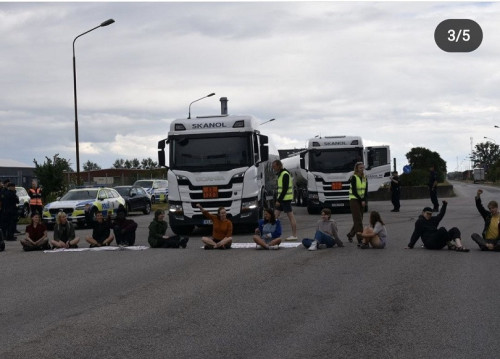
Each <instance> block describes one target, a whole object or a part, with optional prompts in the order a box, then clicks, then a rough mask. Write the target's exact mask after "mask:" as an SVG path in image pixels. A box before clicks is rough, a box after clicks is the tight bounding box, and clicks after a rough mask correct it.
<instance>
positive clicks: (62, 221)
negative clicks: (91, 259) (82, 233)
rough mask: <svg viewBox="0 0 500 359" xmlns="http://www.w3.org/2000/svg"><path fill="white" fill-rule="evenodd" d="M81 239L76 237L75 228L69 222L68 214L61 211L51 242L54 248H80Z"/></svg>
mask: <svg viewBox="0 0 500 359" xmlns="http://www.w3.org/2000/svg"><path fill="white" fill-rule="evenodd" d="M78 242H80V238H78V237H75V226H74V225H73V223H71V222H69V221H68V217H67V215H66V213H64V212H63V211H60V212H59V213H58V214H57V216H56V224H55V226H54V239H52V240H51V241H50V244H51V245H52V248H66V249H67V248H78Z"/></svg>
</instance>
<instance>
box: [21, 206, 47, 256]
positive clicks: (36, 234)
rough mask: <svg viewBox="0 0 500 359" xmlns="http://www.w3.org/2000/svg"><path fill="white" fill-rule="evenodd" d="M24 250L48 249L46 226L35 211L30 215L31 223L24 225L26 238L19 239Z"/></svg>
mask: <svg viewBox="0 0 500 359" xmlns="http://www.w3.org/2000/svg"><path fill="white" fill-rule="evenodd" d="M20 242H21V244H22V246H23V249H24V250H25V251H40V250H44V249H50V246H49V238H48V236H47V227H45V224H43V223H42V222H41V221H40V215H39V214H38V212H35V213H33V214H32V216H31V224H29V225H27V226H26V238H24V239H21V240H20Z"/></svg>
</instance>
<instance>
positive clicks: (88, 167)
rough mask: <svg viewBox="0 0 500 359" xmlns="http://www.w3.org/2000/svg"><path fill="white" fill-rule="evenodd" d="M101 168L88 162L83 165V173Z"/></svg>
mask: <svg viewBox="0 0 500 359" xmlns="http://www.w3.org/2000/svg"><path fill="white" fill-rule="evenodd" d="M100 169H101V166H99V165H98V164H97V163H94V162H91V161H90V160H89V161H87V162H85V163H84V164H83V170H84V171H92V170H100Z"/></svg>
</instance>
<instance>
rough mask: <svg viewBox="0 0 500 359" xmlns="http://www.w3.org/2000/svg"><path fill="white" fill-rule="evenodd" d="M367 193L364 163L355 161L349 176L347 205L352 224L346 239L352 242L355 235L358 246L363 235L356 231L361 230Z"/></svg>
mask: <svg viewBox="0 0 500 359" xmlns="http://www.w3.org/2000/svg"><path fill="white" fill-rule="evenodd" d="M367 193H368V179H367V178H366V176H365V165H364V164H363V162H357V163H356V164H355V165H354V173H353V175H352V176H351V186H350V187H349V207H350V208H351V214H352V221H353V225H352V228H351V230H350V231H349V233H347V239H349V242H352V238H353V237H354V236H356V238H357V240H358V246H359V245H361V242H362V241H363V237H361V236H359V235H358V234H357V233H358V232H363V213H364V211H365V208H366V205H367V201H366V194H367Z"/></svg>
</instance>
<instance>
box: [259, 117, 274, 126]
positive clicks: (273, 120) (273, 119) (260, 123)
mask: <svg viewBox="0 0 500 359" xmlns="http://www.w3.org/2000/svg"><path fill="white" fill-rule="evenodd" d="M274 120H276V119H275V118H272V119H270V120H267V121H264V122H261V123H260V125H261V126H262V125H263V124H265V123H268V122H272V121H274Z"/></svg>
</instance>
